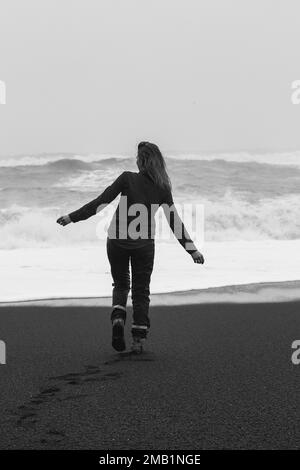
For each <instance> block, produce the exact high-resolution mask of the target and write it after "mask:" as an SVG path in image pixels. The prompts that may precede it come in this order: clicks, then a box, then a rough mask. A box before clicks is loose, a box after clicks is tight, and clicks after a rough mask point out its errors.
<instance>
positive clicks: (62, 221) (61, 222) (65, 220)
mask: <svg viewBox="0 0 300 470" xmlns="http://www.w3.org/2000/svg"><path fill="white" fill-rule="evenodd" d="M71 222H72V220H71V218H70V216H69V215H63V216H62V217H59V219H57V221H56V223H58V224H59V225H63V226H64V225H68V224H70V223H71Z"/></svg>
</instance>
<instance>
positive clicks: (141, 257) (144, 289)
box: [57, 142, 204, 353]
mask: <svg viewBox="0 0 300 470" xmlns="http://www.w3.org/2000/svg"><path fill="white" fill-rule="evenodd" d="M137 166H138V169H139V172H138V173H135V172H131V171H124V172H123V173H122V174H121V175H120V176H119V177H118V178H117V179H116V180H115V181H114V182H113V183H112V185H111V186H109V187H108V188H106V189H105V191H104V192H103V193H102V194H101V195H100V196H98V197H97V198H96V199H94V200H93V201H91V202H89V203H88V204H86V205H84V206H83V207H81V208H80V209H78V210H76V211H74V212H71V213H70V214H68V215H65V216H62V217H60V218H59V219H58V220H57V223H59V224H60V225H67V224H69V223H70V222H74V223H75V222H79V221H80V220H85V219H88V218H89V217H91V216H92V215H95V214H96V213H97V212H99V210H101V209H103V208H104V207H105V206H106V205H107V204H109V203H110V202H112V201H113V200H114V199H115V198H116V197H117V196H118V195H119V194H120V193H121V198H120V202H119V204H118V207H117V209H116V211H115V213H114V216H113V219H112V221H111V224H110V226H109V228H108V237H107V255H108V259H109V262H110V266H111V274H112V278H113V293H112V313H111V321H112V346H113V348H114V349H115V350H117V351H124V350H125V349H126V345H125V338H124V326H125V322H126V305H127V298H128V294H129V290H130V273H129V264H131V273H132V279H131V291H132V292H131V295H132V306H133V323H132V327H131V333H132V339H133V342H132V347H131V350H132V352H134V353H141V352H142V351H143V343H144V341H145V339H146V338H147V333H148V331H149V328H150V319H149V303H150V279H151V274H152V269H153V261H154V252H155V243H154V238H155V218H154V216H155V213H156V211H157V209H158V208H159V207H160V206H162V207H163V210H164V213H165V215H166V218H167V221H168V223H169V225H170V227H171V230H172V231H173V233H174V234H175V236H176V237H177V239H178V241H179V243H180V244H181V245H182V246H183V248H184V249H185V250H186V251H187V253H189V254H190V255H191V256H192V258H193V260H194V262H195V263H201V264H203V263H204V258H203V255H202V254H201V253H200V252H199V251H198V250H197V248H196V246H195V245H194V243H193V241H192V240H191V238H190V236H189V234H188V232H187V231H186V229H185V226H184V224H183V222H182V220H181V219H180V217H179V215H178V213H177V211H176V208H175V206H174V202H173V197H172V188H171V182H170V179H169V176H168V174H167V171H166V164H165V161H164V158H163V156H162V154H161V152H160V150H159V148H158V146H157V145H155V144H153V143H150V142H140V143H139V145H138V155H137ZM137 213H138V216H137Z"/></svg>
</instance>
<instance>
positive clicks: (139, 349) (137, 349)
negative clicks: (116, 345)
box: [131, 337, 145, 354]
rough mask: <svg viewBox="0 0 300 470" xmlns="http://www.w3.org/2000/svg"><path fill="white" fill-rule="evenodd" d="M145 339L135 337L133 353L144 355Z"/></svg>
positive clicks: (133, 339) (132, 347)
mask: <svg viewBox="0 0 300 470" xmlns="http://www.w3.org/2000/svg"><path fill="white" fill-rule="evenodd" d="M144 345H145V338H139V337H133V338H132V345H131V352H132V353H134V354H142V353H143V352H144Z"/></svg>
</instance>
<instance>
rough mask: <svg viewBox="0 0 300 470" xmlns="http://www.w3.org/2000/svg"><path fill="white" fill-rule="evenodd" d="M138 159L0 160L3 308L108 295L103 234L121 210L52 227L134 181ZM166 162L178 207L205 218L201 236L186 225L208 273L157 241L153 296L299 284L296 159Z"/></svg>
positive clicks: (184, 157)
mask: <svg viewBox="0 0 300 470" xmlns="http://www.w3.org/2000/svg"><path fill="white" fill-rule="evenodd" d="M135 157H136V156H135V155H112V154H89V155H76V154H72V153H62V154H48V153H43V154H40V155H17V156H2V157H0V263H1V264H0V273H1V278H2V279H1V289H0V302H9V301H19V300H30V299H41V298H73V297H103V296H108V295H110V293H111V284H112V281H111V276H110V268H109V264H108V261H107V258H106V252H105V229H106V227H107V224H108V222H109V220H110V217H111V215H112V211H113V210H114V209H115V207H116V204H117V202H118V200H116V201H114V202H113V203H112V205H111V207H108V208H107V209H105V211H106V212H105V211H104V214H101V213H99V214H97V215H96V216H95V217H91V218H90V219H89V220H87V221H83V222H78V223H76V224H69V225H68V226H66V227H61V226H60V225H58V224H56V219H57V218H58V217H59V216H61V215H64V214H68V213H70V212H72V211H74V210H76V209H78V208H79V207H81V206H83V205H84V204H86V203H87V202H89V201H90V200H92V199H94V198H96V197H97V196H98V195H99V194H101V193H102V192H103V191H104V189H105V188H106V187H107V186H108V185H110V184H111V183H112V182H113V181H114V180H115V179H116V178H117V177H118V176H119V175H120V174H121V173H122V172H123V171H125V170H128V171H138V170H137V168H136V158H135ZM165 159H166V164H167V169H168V173H169V175H170V178H171V181H172V187H173V197H174V201H175V203H176V206H178V208H181V207H183V206H184V205H189V206H191V207H193V206H199V207H202V208H203V226H202V227H201V228H199V227H198V228H197V227H192V225H193V221H192V220H191V219H187V220H186V221H185V220H184V221H185V222H186V225H187V229H188V231H189V233H190V234H192V235H193V237H194V238H195V239H196V241H197V242H198V243H199V249H201V251H202V252H203V254H204V257H205V264H204V265H203V266H202V265H196V264H194V263H193V262H192V259H191V257H190V256H189V255H188V254H187V253H186V252H185V251H184V250H183V248H182V247H181V246H180V244H179V243H178V242H177V240H176V239H175V238H174V236H172V235H171V236H170V239H169V240H157V243H156V258H155V266H154V272H153V275H152V283H151V291H152V292H153V293H162V292H174V291H187V290H191V289H206V288H209V287H218V286H226V285H241V284H247V283H261V282H282V281H290V280H299V279H300V151H299V152H286V153H255V154H254V153H247V152H238V153H218V154H204V153H203V154H200V153H199V154H187V153H186V154H185V153H182V154H171V153H170V154H166V155H165ZM101 224H102V226H101ZM99 226H101V227H100V229H99ZM197 230H198V231H199V233H197ZM200 232H201V233H200Z"/></svg>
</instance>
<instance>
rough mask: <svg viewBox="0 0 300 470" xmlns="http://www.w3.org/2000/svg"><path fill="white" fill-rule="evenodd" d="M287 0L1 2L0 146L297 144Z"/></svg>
mask: <svg viewBox="0 0 300 470" xmlns="http://www.w3.org/2000/svg"><path fill="white" fill-rule="evenodd" d="M299 18H300V2H299V0H151V1H150V0H1V3H0V80H3V81H5V82H6V86H7V104H6V105H0V155H2V156H3V155H7V154H19V153H20V154H28V153H40V152H76V153H90V152H95V153H102V152H104V153H105V152H108V153H125V154H130V153H132V152H133V151H134V149H135V146H136V144H137V142H139V141H140V140H145V139H146V140H152V141H154V142H156V143H157V144H158V145H159V146H160V147H161V148H162V150H163V151H170V152H197V151H199V152H205V151H209V152H214V151H239V150H249V151H257V150H261V151H269V150H271V151H281V150H295V149H300V132H299V123H300V105H292V104H291V99H290V97H291V82H292V81H293V80H296V79H300V63H299V44H300V28H299Z"/></svg>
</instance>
